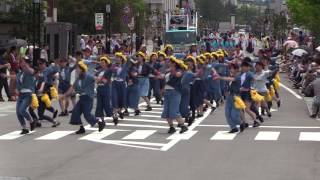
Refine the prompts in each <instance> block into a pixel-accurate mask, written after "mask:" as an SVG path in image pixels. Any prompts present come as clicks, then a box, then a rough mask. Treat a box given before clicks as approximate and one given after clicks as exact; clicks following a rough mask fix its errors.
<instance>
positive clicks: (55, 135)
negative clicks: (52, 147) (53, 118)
mask: <svg viewBox="0 0 320 180" xmlns="http://www.w3.org/2000/svg"><path fill="white" fill-rule="evenodd" d="M72 133H74V131H55V132H52V133H50V134H47V135H44V136H41V137H39V138H37V139H36V140H57V139H60V138H63V137H65V136H67V135H69V134H72Z"/></svg>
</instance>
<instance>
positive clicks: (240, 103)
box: [234, 96, 246, 109]
mask: <svg viewBox="0 0 320 180" xmlns="http://www.w3.org/2000/svg"><path fill="white" fill-rule="evenodd" d="M234 106H235V107H236V108H237V109H245V108H246V104H245V103H244V102H243V100H242V99H241V97H240V96H234Z"/></svg>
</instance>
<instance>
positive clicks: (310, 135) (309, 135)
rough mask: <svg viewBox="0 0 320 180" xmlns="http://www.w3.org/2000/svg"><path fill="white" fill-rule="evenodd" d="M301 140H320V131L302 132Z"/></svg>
mask: <svg viewBox="0 0 320 180" xmlns="http://www.w3.org/2000/svg"><path fill="white" fill-rule="evenodd" d="M299 141H320V132H300V136H299Z"/></svg>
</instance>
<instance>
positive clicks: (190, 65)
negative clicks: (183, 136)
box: [180, 55, 197, 126]
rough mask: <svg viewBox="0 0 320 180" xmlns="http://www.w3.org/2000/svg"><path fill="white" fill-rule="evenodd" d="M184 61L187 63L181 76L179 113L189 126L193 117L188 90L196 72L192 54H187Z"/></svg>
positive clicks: (194, 59) (195, 62) (195, 61)
mask: <svg viewBox="0 0 320 180" xmlns="http://www.w3.org/2000/svg"><path fill="white" fill-rule="evenodd" d="M185 62H186V63H187V66H186V68H187V69H185V72H184V73H183V75H182V78H181V102H180V113H181V116H182V117H183V118H185V122H187V123H188V126H191V125H192V123H193V122H194V120H195V119H194V118H191V117H190V108H189V105H190V91H191V84H193V79H194V76H195V72H196V64H197V60H196V58H194V57H193V56H191V55H189V56H188V57H187V58H186V60H185Z"/></svg>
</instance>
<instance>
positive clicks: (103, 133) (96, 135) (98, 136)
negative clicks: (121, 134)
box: [79, 129, 119, 141]
mask: <svg viewBox="0 0 320 180" xmlns="http://www.w3.org/2000/svg"><path fill="white" fill-rule="evenodd" d="M117 131H119V130H116V129H104V130H103V131H101V132H98V131H95V132H93V133H91V134H88V135H86V136H84V137H82V138H80V139H79V140H89V141H91V140H100V139H103V138H105V137H107V136H110V135H111V134H113V133H115V132H117Z"/></svg>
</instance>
